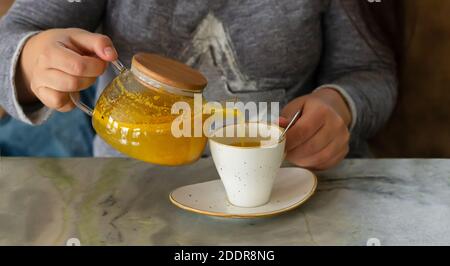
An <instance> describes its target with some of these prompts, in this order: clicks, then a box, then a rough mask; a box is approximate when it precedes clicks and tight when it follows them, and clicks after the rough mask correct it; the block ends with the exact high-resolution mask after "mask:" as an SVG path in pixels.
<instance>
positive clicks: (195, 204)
mask: <svg viewBox="0 0 450 266" xmlns="http://www.w3.org/2000/svg"><path fill="white" fill-rule="evenodd" d="M316 187H317V177H316V176H315V175H314V174H313V173H312V172H310V171H308V170H305V169H301V168H282V169H280V172H279V174H278V177H277V178H276V180H275V185H274V188H273V192H272V197H271V199H270V202H269V203H267V204H266V205H264V206H260V207H255V208H241V207H236V206H234V205H231V203H229V201H228V200H227V196H226V194H225V188H224V186H223V184H222V181H220V180H215V181H210V182H206V183H200V184H195V185H189V186H185V187H181V188H178V189H176V190H174V191H173V192H172V193H170V201H171V202H172V203H173V204H175V205H176V206H178V207H180V208H182V209H184V210H188V211H191V212H195V213H199V214H204V215H210V216H219V217H225V218H256V217H267V216H272V215H276V214H281V213H284V212H287V211H290V210H292V209H294V208H296V207H298V206H300V205H301V204H302V203H304V202H305V201H306V200H308V199H309V198H310V197H311V196H312V195H313V194H314V192H315V190H316Z"/></svg>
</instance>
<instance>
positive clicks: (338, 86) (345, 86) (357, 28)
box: [318, 0, 397, 139]
mask: <svg viewBox="0 0 450 266" xmlns="http://www.w3.org/2000/svg"><path fill="white" fill-rule="evenodd" d="M356 4H357V3H356V1H337V0H331V1H330V5H329V7H328V9H327V11H326V12H325V14H324V17H323V28H324V35H323V39H324V48H323V57H322V60H321V66H320V69H319V74H318V82H319V84H320V85H321V86H320V88H324V87H331V88H333V89H335V90H337V91H338V92H340V93H341V95H342V96H343V98H344V99H345V100H346V101H347V103H348V106H349V108H350V110H351V113H352V119H353V121H352V130H351V131H352V138H357V139H368V138H370V137H372V136H373V135H374V134H375V133H376V132H377V131H378V130H379V129H380V128H381V127H382V126H383V125H384V124H385V123H386V122H387V120H388V118H389V116H390V115H391V113H392V111H393V109H394V106H395V103H396V99H397V78H396V73H395V72H396V71H395V69H396V65H395V60H394V56H393V54H392V52H391V51H390V49H388V48H387V47H386V46H385V45H383V44H382V43H381V42H379V41H378V40H377V39H375V38H373V36H372V35H371V34H370V32H369V30H368V29H367V27H366V25H365V22H364V20H363V18H362V17H361V14H360V12H359V9H358V8H357V5H356Z"/></svg>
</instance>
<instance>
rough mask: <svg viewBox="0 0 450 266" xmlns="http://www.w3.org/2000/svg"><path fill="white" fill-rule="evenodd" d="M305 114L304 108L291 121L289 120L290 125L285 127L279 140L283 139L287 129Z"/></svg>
mask: <svg viewBox="0 0 450 266" xmlns="http://www.w3.org/2000/svg"><path fill="white" fill-rule="evenodd" d="M302 114H303V108H302V109H301V110H299V111H298V112H297V113H295V115H294V117H293V118H292V120H291V122H289V124H288V126H287V127H286V128H285V129H284V132H283V134H281V136H280V138H279V141H282V140H283V139H284V137H285V136H286V133H287V131H288V130H289V129H290V128H291V127H292V126H293V125H294V124H295V123H296V122H297V120H298V119H299V118H300V117H301V116H302Z"/></svg>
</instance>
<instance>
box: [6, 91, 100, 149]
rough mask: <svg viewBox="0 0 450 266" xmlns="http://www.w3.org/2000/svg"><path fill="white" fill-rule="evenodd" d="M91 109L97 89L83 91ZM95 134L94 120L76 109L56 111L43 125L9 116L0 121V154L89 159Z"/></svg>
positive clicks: (83, 96) (84, 99) (82, 95)
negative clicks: (32, 123) (66, 111)
mask: <svg viewBox="0 0 450 266" xmlns="http://www.w3.org/2000/svg"><path fill="white" fill-rule="evenodd" d="M81 97H82V99H83V101H84V102H86V103H89V104H90V105H91V106H92V103H93V101H94V97H95V88H90V89H89V90H85V91H83V92H82V94H81ZM94 136H95V133H94V130H93V129H92V124H91V119H90V117H89V116H87V115H85V114H84V113H83V112H82V111H80V110H78V109H75V110H73V111H72V112H69V113H59V112H55V113H54V114H53V115H52V116H51V117H50V119H49V120H48V121H46V122H45V123H44V124H43V125H40V126H30V125H27V124H25V123H22V122H20V121H17V120H15V119H13V118H11V117H9V116H7V117H6V118H3V119H1V120H0V155H1V156H33V157H89V156H92V154H93V152H92V142H93V139H94Z"/></svg>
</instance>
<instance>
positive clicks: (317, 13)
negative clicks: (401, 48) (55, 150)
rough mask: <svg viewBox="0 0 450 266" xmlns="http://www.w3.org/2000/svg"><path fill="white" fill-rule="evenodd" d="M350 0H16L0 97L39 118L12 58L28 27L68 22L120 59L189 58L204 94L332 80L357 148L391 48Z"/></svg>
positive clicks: (383, 96) (290, 94)
mask: <svg viewBox="0 0 450 266" xmlns="http://www.w3.org/2000/svg"><path fill="white" fill-rule="evenodd" d="M355 1H358V0H355ZM355 6H356V5H355V3H352V2H351V1H346V5H345V8H344V6H343V5H342V3H341V1H339V0H236V1H234V0H233V1H225V0H214V1H208V0H189V1H187V0H183V1H182V0H164V1H160V0H127V1H123V0H79V1H72V0H71V1H64V0H16V2H15V4H14V6H13V7H12V9H11V10H10V11H9V13H8V14H7V15H6V16H5V17H4V18H3V19H2V20H1V22H0V62H1V64H0V105H1V106H2V107H3V108H4V109H5V110H6V111H7V112H8V113H9V114H10V115H11V116H13V117H14V118H16V119H19V120H21V121H24V122H26V123H30V124H40V123H43V122H44V121H45V120H46V119H47V118H48V115H49V113H50V111H49V110H47V109H46V108H45V107H42V106H40V108H36V107H30V106H21V105H20V104H19V103H18V101H17V97H16V90H19V89H20V88H17V87H16V86H15V72H16V68H17V61H18V58H19V56H20V53H21V50H22V47H23V45H24V43H25V42H26V40H27V39H28V38H29V37H30V36H32V35H33V34H36V33H37V32H39V31H43V30H46V29H51V28H68V27H77V28H83V29H86V30H89V31H100V32H102V33H104V34H106V35H108V36H109V37H111V39H112V40H113V42H114V44H115V46H116V48H117V50H118V52H119V55H120V59H121V60H122V61H123V62H124V63H125V64H126V65H129V64H130V60H131V57H132V56H133V54H135V53H137V52H153V53H159V54H164V55H167V56H169V57H172V58H176V59H179V60H181V61H184V62H186V63H189V64H191V65H193V66H194V67H196V68H198V69H200V70H201V72H203V73H204V74H205V75H206V76H207V78H208V80H209V85H208V88H207V89H206V92H205V94H206V98H207V99H229V98H232V97H234V96H237V97H238V98H239V99H240V100H242V101H244V102H245V101H250V100H252V101H265V102H275V101H279V102H281V104H282V105H284V104H286V103H287V102H289V101H290V100H292V99H293V98H295V97H297V96H300V95H304V94H307V93H310V92H311V91H313V90H315V89H317V88H320V87H321V86H324V85H329V86H333V87H334V88H335V89H337V90H338V91H339V92H340V93H341V94H342V95H343V96H344V97H345V99H346V100H347V102H348V104H349V106H350V108H351V112H352V115H353V123H352V129H351V130H352V145H351V146H352V148H351V150H352V153H351V154H352V155H353V156H360V155H363V154H364V153H365V151H364V147H365V145H364V144H365V140H366V139H368V138H369V137H371V136H372V135H373V134H374V133H376V132H377V130H379V129H380V127H381V126H382V125H383V124H384V123H385V122H386V120H387V119H388V117H389V115H390V114H391V112H392V110H393V107H394V105H395V101H396V95H397V91H396V85H397V81H396V78H395V73H394V72H395V71H394V69H395V64H394V61H393V58H392V55H391V54H390V52H389V50H388V49H386V47H384V46H383V45H382V44H381V43H379V42H377V41H376V40H375V39H374V38H370V35H369V34H368V30H367V29H366V27H365V26H364V23H363V21H362V18H361V17H360V14H359V13H358V12H357V9H356V8H355ZM349 16H350V17H351V18H352V20H351V19H349ZM355 26H357V28H358V29H356V27H355ZM361 33H362V34H361ZM362 36H366V38H363V37H362ZM367 41H369V42H370V43H371V45H368V43H367ZM374 50H376V52H374ZM112 77H113V76H112V72H111V71H108V72H107V73H105V74H104V75H103V76H102V77H100V79H99V86H98V87H99V89H98V91H101V89H102V88H104V86H105V85H106V84H107V83H108V82H109V80H111V78H112ZM93 145H94V151H95V155H97V156H115V155H118V154H117V153H116V152H115V151H113V150H112V149H111V148H110V147H109V146H108V145H106V144H105V143H103V142H102V141H101V140H100V139H96V141H95V142H94V144H93Z"/></svg>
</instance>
